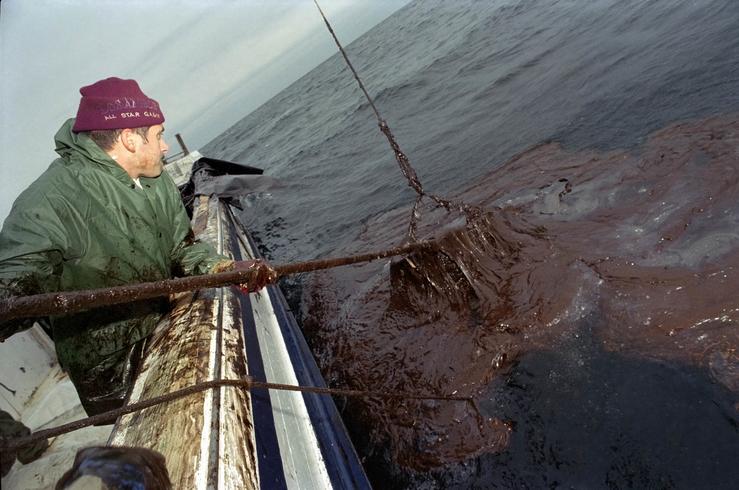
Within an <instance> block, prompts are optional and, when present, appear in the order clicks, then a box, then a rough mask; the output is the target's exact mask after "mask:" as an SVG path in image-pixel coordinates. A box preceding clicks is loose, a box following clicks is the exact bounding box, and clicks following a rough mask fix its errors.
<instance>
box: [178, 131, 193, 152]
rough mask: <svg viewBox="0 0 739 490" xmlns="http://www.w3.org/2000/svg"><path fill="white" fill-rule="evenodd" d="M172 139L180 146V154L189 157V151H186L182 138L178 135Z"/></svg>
mask: <svg viewBox="0 0 739 490" xmlns="http://www.w3.org/2000/svg"><path fill="white" fill-rule="evenodd" d="M174 137H175V138H177V143H179V144H180V146H181V147H182V153H184V154H185V155H189V154H190V150H188V149H187V147H186V146H185V140H183V139H182V136H181V135H180V133H177V134H175V135H174Z"/></svg>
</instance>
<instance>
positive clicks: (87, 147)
mask: <svg viewBox="0 0 739 490" xmlns="http://www.w3.org/2000/svg"><path fill="white" fill-rule="evenodd" d="M74 121H75V120H74V118H71V119H68V120H67V121H66V122H65V123H64V124H62V127H61V128H59V131H57V133H56V136H54V142H55V143H56V152H57V153H58V154H59V156H61V157H62V158H63V159H65V160H68V161H70V160H74V159H76V158H82V159H83V160H85V161H87V162H88V163H90V164H94V165H99V168H100V169H102V170H104V171H106V172H108V173H109V174H111V175H112V176H113V177H115V178H116V179H118V180H120V181H121V182H123V183H124V184H127V185H131V184H133V179H132V178H131V177H130V176H129V175H128V173H127V172H126V171H125V170H124V169H123V167H121V166H120V165H118V163H117V162H116V161H115V160H113V159H112V158H110V156H109V155H108V154H107V153H105V151H103V150H102V149H101V148H100V147H99V146H98V145H97V144H96V143H95V142H94V141H93V140H92V139H91V138H90V137H89V136H88V135H87V134H86V133H75V132H73V131H72V127H73V126H74Z"/></svg>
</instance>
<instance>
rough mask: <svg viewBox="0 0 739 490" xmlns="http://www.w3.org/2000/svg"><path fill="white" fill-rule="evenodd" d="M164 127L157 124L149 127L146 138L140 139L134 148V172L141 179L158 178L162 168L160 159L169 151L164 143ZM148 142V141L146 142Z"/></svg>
mask: <svg viewBox="0 0 739 490" xmlns="http://www.w3.org/2000/svg"><path fill="white" fill-rule="evenodd" d="M162 133H164V126H162V125H161V124H157V125H155V126H151V127H150V128H149V131H148V132H147V133H146V138H141V136H139V135H136V137H137V138H140V141H138V145H137V148H136V156H137V160H136V170H137V171H138V172H137V173H138V174H139V176H141V177H159V175H160V174H161V173H162V170H163V168H164V164H163V162H162V158H163V157H164V155H165V154H166V153H167V151H168V150H169V146H168V145H167V143H166V142H165V141H164V135H163V134H162ZM147 140H148V141H147Z"/></svg>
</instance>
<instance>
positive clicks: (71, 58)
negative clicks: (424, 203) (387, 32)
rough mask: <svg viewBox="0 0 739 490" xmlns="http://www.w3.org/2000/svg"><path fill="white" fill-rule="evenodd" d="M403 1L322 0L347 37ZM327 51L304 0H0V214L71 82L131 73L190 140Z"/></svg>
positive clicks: (52, 126) (23, 182)
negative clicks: (0, 0)
mask: <svg viewBox="0 0 739 490" xmlns="http://www.w3.org/2000/svg"><path fill="white" fill-rule="evenodd" d="M409 1H410V0H319V3H320V4H321V7H322V8H323V10H324V12H325V13H326V15H327V16H328V17H329V21H331V22H332V24H333V27H334V30H335V31H336V33H337V35H338V36H339V39H340V40H341V41H342V42H343V43H344V44H345V45H347V44H349V43H350V42H351V41H352V40H354V39H356V38H357V37H358V36H360V35H361V34H363V33H364V32H366V31H367V30H369V29H370V28H372V27H373V26H374V25H376V24H377V23H378V22H380V21H381V20H383V19H384V18H386V17H387V16H389V15H390V14H391V13H393V12H394V11H395V10H397V9H399V8H400V7H402V6H403V5H405V4H407V3H408V2H409ZM335 52H336V47H335V45H334V44H333V40H332V39H331V36H330V34H329V33H328V31H327V30H326V28H325V26H324V24H323V22H322V20H321V18H320V15H319V14H318V11H317V9H316V7H315V5H314V4H313V1H312V0H263V1H257V0H229V1H227V0H31V1H29V0H2V2H0V90H1V94H0V95H1V97H0V113H2V121H1V124H2V127H1V128H0V175H2V178H0V221H4V220H5V217H6V216H7V214H8V213H9V212H10V207H11V205H12V203H13V201H14V200H15V198H16V197H17V196H18V194H20V192H21V191H22V190H23V189H25V188H26V187H27V186H28V185H29V184H30V183H31V182H32V181H33V180H35V179H36V178H37V177H38V176H39V175H40V174H41V173H42V172H43V171H44V170H45V169H46V168H47V167H48V166H49V163H51V161H52V160H53V158H54V157H55V156H56V154H55V153H54V151H53V150H54V142H53V137H54V134H55V133H56V131H57V130H58V129H59V127H60V126H61V124H62V123H63V122H64V121H65V120H66V119H67V118H68V117H74V115H75V113H76V111H77V105H78V104H79V99H80V95H79V88H80V87H82V86H84V85H88V84H90V83H92V82H95V81H97V80H100V79H102V78H107V77H110V76H117V77H120V78H134V79H136V80H137V81H138V82H139V84H140V86H141V88H142V89H143V91H144V92H145V93H146V94H147V95H149V96H150V97H152V98H154V99H156V100H157V101H158V102H159V104H160V106H161V108H162V110H163V112H164V115H165V118H166V122H165V126H166V128H167V134H168V135H169V141H168V142H169V143H170V146H172V145H175V146H174V147H173V149H172V151H173V152H174V151H177V150H176V142H175V140H174V134H175V133H182V135H183V137H184V139H185V142H186V143H187V144H188V147H189V148H190V149H197V148H199V147H200V146H202V145H204V144H205V143H207V142H208V141H210V140H211V139H213V138H214V137H215V136H217V135H218V134H220V133H222V132H223V131H225V130H226V129H227V128H229V127H230V126H231V125H233V124H234V123H235V122H237V121H238V120H240V119H241V118H242V117H244V116H245V115H247V114H248V113H249V112H251V111H253V110H254V109H256V108H257V107H259V106H260V105H261V104H262V103H264V102H265V101H267V100H268V99H269V98H271V97H272V96H274V95H276V94H277V93H278V92H280V91H281V90H282V89H284V88H286V87H287V86H288V85H290V84H291V83H292V82H293V81H295V80H296V79H298V78H300V77H301V76H302V75H304V74H305V73H307V72H308V71H310V70H311V69H312V68H314V67H315V66H317V65H318V64H319V63H321V62H322V61H324V60H325V59H326V58H328V57H329V56H331V55H333V54H334V53H335Z"/></svg>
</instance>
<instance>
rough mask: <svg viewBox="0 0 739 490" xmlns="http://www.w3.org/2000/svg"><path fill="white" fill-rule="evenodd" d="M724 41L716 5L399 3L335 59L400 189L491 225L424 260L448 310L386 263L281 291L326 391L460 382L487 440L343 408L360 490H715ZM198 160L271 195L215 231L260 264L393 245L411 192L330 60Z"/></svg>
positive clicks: (722, 330)
mask: <svg viewBox="0 0 739 490" xmlns="http://www.w3.org/2000/svg"><path fill="white" fill-rule="evenodd" d="M738 33H739V2H737V1H735V0H722V1H718V0H716V1H711V0H682V1H681V0H673V1H666V0H665V1H647V0H642V1H629V0H588V1H585V0H581V1H569V0H537V1H526V0H522V1H505V0H500V1H454V2H450V1H434V0H423V1H416V2H413V3H411V4H409V5H408V6H406V7H405V8H403V9H401V10H399V11H398V12H396V13H395V14H393V15H392V16H391V17H390V18H388V19H386V20H385V21H384V22H383V23H381V24H380V25H378V26H376V27H375V28H374V29H373V30H371V31H370V32H368V33H367V34H365V35H364V36H363V37H361V38H360V39H358V40H357V41H355V42H354V43H352V44H351V45H350V46H348V47H347V51H348V53H349V56H350V58H351V59H352V61H353V63H354V65H355V67H356V69H357V71H358V72H359V74H360V76H361V77H362V79H363V81H364V83H365V85H366V87H367V88H368V90H369V92H370V93H371V94H372V95H373V97H374V99H375V103H376V105H377V107H378V109H379V110H380V112H381V113H382V115H383V116H384V117H385V119H386V120H387V121H388V123H389V125H390V127H391V128H392V129H393V131H394V133H395V135H396V137H397V139H398V142H399V143H400V146H401V148H402V149H403V150H404V152H405V153H406V154H407V155H408V156H409V158H410V161H411V163H412V164H413V166H414V167H415V169H416V171H417V172H418V175H419V177H420V179H421V181H422V182H423V184H424V186H425V188H426V189H427V190H428V191H430V192H434V193H438V194H442V195H445V196H455V197H458V196H463V197H464V198H465V199H466V200H468V201H469V202H477V203H480V204H481V205H483V206H484V207H485V208H486V209H489V210H491V211H492V212H493V214H494V215H495V216H496V217H495V218H494V219H491V220H490V221H486V223H485V226H486V227H487V229H488V231H489V233H487V234H486V233H482V235H480V234H474V233H471V234H469V235H464V236H461V237H458V240H457V239H455V240H457V241H454V242H453V243H452V241H451V239H449V240H448V241H447V242H445V243H446V245H445V247H446V248H445V252H446V253H447V256H449V257H453V259H452V261H453V262H454V261H456V267H458V269H459V270H461V271H463V272H464V273H465V277H466V278H467V280H468V281H469V282H470V283H471V284H472V286H471V287H470V289H469V291H467V290H465V291H467V292H462V293H460V292H459V291H458V290H455V294H457V296H456V297H455V300H454V302H452V303H453V304H449V303H445V301H448V298H445V297H444V295H440V294H439V293H440V292H443V291H444V289H443V288H441V289H438V288H437V290H436V293H433V294H432V293H427V292H425V291H426V289H424V287H423V284H426V282H424V281H427V282H428V281H430V280H431V279H430V277H431V276H430V275H428V274H427V275H426V276H423V277H421V276H419V277H417V278H415V279H412V278H411V279H408V277H410V276H408V275H407V274H406V272H407V271H406V272H404V270H405V269H403V267H404V266H403V264H400V263H395V265H394V266H393V267H391V268H390V269H388V268H387V267H384V268H383V267H375V268H374V269H370V270H369V271H367V270H364V271H359V272H358V271H357V270H355V269H352V270H351V271H339V270H337V271H334V272H331V273H327V274H322V275H312V276H306V277H303V278H298V279H297V280H293V281H290V282H288V283H286V284H285V287H286V288H287V291H286V292H287V293H288V296H290V298H291V302H292V303H293V304H294V305H295V308H296V312H297V311H298V310H300V311H299V312H298V313H300V316H301V318H302V321H304V322H305V324H306V326H307V332H308V336H309V339H310V342H311V344H312V345H313V347H314V350H315V352H316V356H317V358H318V360H319V363H320V364H321V367H322V369H323V370H324V375H325V376H326V378H327V380H328V382H329V383H330V384H332V385H334V386H337V387H339V386H352V387H367V386H377V385H378V383H385V381H386V380H387V384H385V385H383V386H382V387H383V388H386V389H405V390H413V389H421V388H423V389H424V390H426V391H430V390H436V391H438V392H452V391H454V390H455V389H458V390H460V391H463V390H464V389H466V388H464V387H465V386H467V385H469V389H468V392H470V393H474V394H475V396H476V397H477V399H478V400H479V402H480V409H481V412H482V416H484V417H486V418H488V419H489V420H488V421H489V425H487V426H486V427H485V429H484V430H483V429H482V428H479V427H478V426H477V425H475V424H473V425H470V426H467V425H465V423H464V420H467V419H470V420H472V418H470V417H472V415H471V414H469V413H466V412H464V413H462V412H454V411H453V410H452V411H450V410H451V409H449V410H447V409H445V408H439V407H435V406H419V407H414V408H413V410H415V411H416V413H419V414H421V415H420V417H421V419H423V420H427V419H433V420H438V421H439V422H438V423H436V422H433V423H425V422H423V423H418V424H417V423H416V422H408V420H407V413H406V412H407V408H408V407H405V408H403V407H399V406H393V407H385V406H378V405H372V404H371V403H370V402H358V401H350V402H349V403H348V405H347V407H345V411H344V415H345V420H346V422H347V425H348V426H349V427H350V430H351V431H352V433H353V437H354V439H355V444H356V445H357V449H358V451H359V452H360V455H361V456H362V457H363V458H365V462H366V465H367V469H368V472H369V473H370V476H371V478H372V480H373V482H374V484H375V485H376V486H377V487H378V488H387V487H393V488H450V487H458V488H469V487H475V488H560V487H561V488H735V485H736V482H737V481H739V465H738V464H737V462H738V461H739V460H738V459H737V458H738V457H739V456H737V455H739V429H738V427H739V397H738V390H739V388H738V387H739V360H738V359H737V351H736V348H737V329H739V316H737V312H739V278H738V277H736V276H737V275H738V274H739V246H738V244H739V232H737V230H738V229H739V228H737V225H739V128H738V127H737V114H738V113H739V35H738ZM338 34H339V36H341V33H340V32H339V33H338ZM326 35H327V36H329V34H328V33H327V34H326ZM202 151H203V153H204V154H206V155H208V156H211V157H215V158H221V159H225V160H231V161H236V162H241V163H244V164H248V165H253V166H258V167H262V168H264V169H265V172H266V173H267V174H269V175H271V176H273V177H276V178H277V179H279V180H280V181H281V182H282V184H283V186H282V187H281V188H278V189H274V190H272V191H270V192H266V193H261V194H257V195H250V196H248V197H246V198H245V199H243V200H242V204H243V206H244V211H243V212H242V213H241V216H240V217H241V219H242V221H243V222H244V224H245V225H246V226H247V227H248V228H249V229H250V230H251V231H252V232H253V234H254V235H255V236H256V238H257V239H258V240H259V241H260V243H261V244H262V245H263V247H264V248H265V250H266V253H267V255H268V256H269V257H270V258H271V259H272V260H273V261H274V262H280V263H282V262H288V261H297V260H308V259H312V258H317V257H326V256H340V255H344V254H348V253H355V252H360V251H366V250H369V249H370V248H372V249H374V248H382V247H384V246H391V245H395V244H398V243H400V242H401V241H402V239H403V238H404V236H403V234H404V230H405V225H406V223H407V217H408V213H409V210H410V207H411V206H412V203H413V200H414V194H413V192H412V190H411V189H410V188H409V187H408V186H407V184H406V182H405V181H404V179H403V178H402V176H401V174H400V171H399V170H398V167H397V164H396V162H395V160H394V158H393V154H392V152H391V151H390V149H389V147H388V144H387V141H386V140H385V138H384V136H383V135H382V134H381V133H380V132H379V131H378V129H377V124H376V120H375V117H374V114H373V112H372V110H371V108H370V107H369V106H368V104H367V103H366V101H365V100H364V97H363V95H362V94H361V92H360V91H359V89H358V87H357V85H356V82H355V81H354V80H353V78H352V76H351V73H350V72H349V70H348V69H347V68H346V66H345V64H344V62H343V59H341V58H340V56H338V55H337V56H334V57H332V58H331V59H329V60H328V61H326V62H325V63H323V64H321V65H320V66H319V67H318V68H316V69H315V70H313V71H312V72H310V73H309V74H307V75H306V76H304V77H303V78H302V79H300V80H298V81H297V82H295V83H294V84H293V85H291V86H290V87H289V88H288V89H286V90H285V91H283V92H281V93H280V94H279V95H277V96H276V97H274V98H273V99H272V100H270V101H269V102H267V103H266V104H264V105H263V106H262V107H260V108H259V109H258V110H256V111H254V112H253V113H251V114H249V115H247V116H246V117H245V118H244V119H243V120H241V121H240V122H239V123H237V124H236V125H234V126H233V127H232V128H230V129H229V130H228V131H226V132H225V133H223V134H222V135H220V136H219V137H218V138H216V139H215V140H214V141H212V142H211V143H209V144H208V145H207V146H206V147H205V148H203V150H202ZM514 157H515V158H514ZM422 217H423V218H425V221H423V222H424V223H426V225H425V228H422V230H421V231H422V233H425V236H439V232H438V229H439V228H443V227H444V226H445V224H446V221H449V220H450V219H452V218H453V217H448V218H449V220H448V219H447V217H445V215H444V213H440V212H438V210H437V211H435V210H431V209H425V210H424V211H423V214H422ZM429 220H433V221H434V223H436V222H438V223H441V224H440V225H438V226H437V225H433V223H429ZM435 230H436V231H435ZM473 235H474V236H473ZM491 237H495V240H492V242H495V243H498V244H499V245H500V244H501V243H502V244H504V245H507V246H510V247H509V248H508V249H506V250H510V251H511V253H510V254H509V255H508V256H506V257H507V258H505V259H502V258H501V257H499V256H498V255H496V254H497V253H498V251H499V250H500V247H498V248H496V247H495V246H493V245H491V243H492V242H491ZM496 240H497V242H496ZM488 246H491V247H492V248H489V249H488V248H486V247H488ZM475 254H478V255H477V257H474V255H475ZM481 254H482V255H481ZM510 257H514V258H515V260H508V259H509V258H510ZM424 260H425V261H426V262H424ZM419 263H420V264H421V265H422V266H423V264H427V265H428V267H429V270H430V269H433V267H434V263H433V260H432V259H431V258H429V257H425V258H424V257H420V258H419ZM470 264H472V265H470ZM475 264H476V265H475ZM447 272H448V271H447ZM444 274H446V273H444ZM712 274H714V275H712ZM717 274H718V275H717ZM442 275H443V274H442ZM390 276H392V277H391V278H390ZM721 276H722V277H723V278H722V279H721V281H720V282H715V281H718V279H715V278H716V277H721ZM447 279H448V274H447ZM712 281H714V282H712ZM583 291H584V292H583ZM680 291H683V292H682V293H679V292H680ZM686 291H687V293H686ZM434 294H436V296H434ZM679 294H682V295H683V296H679ZM383 295H384V296H383ZM414 295H415V296H414ZM424 295H427V296H424ZM422 296H423V297H424V298H425V299H424V300H423V301H419V300H418V298H420V297H422ZM501 298H507V300H506V301H505V302H504V304H503V303H501V302H500V301H501ZM424 301H425V302H426V303H424ZM424 304H427V305H429V307H433V308H434V309H439V310H440V311H442V312H444V311H453V313H454V314H453V315H451V316H448V315H447V316H445V314H443V313H442V314H439V315H436V316H434V317H433V318H430V319H428V318H427V319H424V320H421V319H420V318H421V317H423V315H424V314H425V313H424ZM388 305H390V306H388ZM440 305H441V306H440ZM501 305H503V306H501ZM578 308H579V310H578V311H581V312H582V314H579V315H573V313H572V311H574V310H576V309H578ZM319 310H320V313H317V312H318V311H319ZM472 318H474V321H473V320H471V319H472ZM462 324H464V326H462ZM378 325H379V326H378ZM709 327H710V328H709ZM449 332H453V333H454V334H453V335H452V334H450V333H449ZM702 336H703V337H702ZM473 341H474V342H473ZM389 343H391V344H392V349H390V347H388V344H389ZM468 344H469V345H468ZM473 344H474V345H473ZM419 345H423V346H424V349H420V348H419ZM451 357H453V359H452V358H451ZM491 365H492V366H493V367H494V369H493V368H491V367H490V366H491ZM440 366H441V367H440ZM444 369H447V370H446V371H444ZM399 373H400V374H399ZM402 373H408V374H407V376H404V375H403V374H402ZM403 410H406V412H404V411H403ZM455 410H456V409H455ZM378 412H382V413H385V416H380V415H377V413H378ZM452 412H453V413H452ZM435 417H436V418H435ZM458 420H462V421H461V422H459V421H458ZM455 421H456V422H455ZM486 423H487V422H486ZM455 424H456V425H455ZM496 424H497V425H496ZM457 426H459V427H463V428H464V429H463V430H462V429H460V428H459V427H457ZM455 427H457V428H456V429H455ZM414 455H416V456H414ZM389 482H390V483H389Z"/></svg>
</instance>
